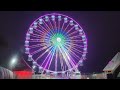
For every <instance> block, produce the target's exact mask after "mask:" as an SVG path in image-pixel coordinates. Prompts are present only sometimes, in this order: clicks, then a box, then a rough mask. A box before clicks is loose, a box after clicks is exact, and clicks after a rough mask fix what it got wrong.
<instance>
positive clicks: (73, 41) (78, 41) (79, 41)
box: [66, 39, 83, 43]
mask: <svg viewBox="0 0 120 90" xmlns="http://www.w3.org/2000/svg"><path fill="white" fill-rule="evenodd" d="M66 42H72V43H75V42H77V43H81V42H83V40H75V39H73V40H66Z"/></svg>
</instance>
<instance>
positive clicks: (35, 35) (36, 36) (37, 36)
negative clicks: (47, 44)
mask: <svg viewBox="0 0 120 90" xmlns="http://www.w3.org/2000/svg"><path fill="white" fill-rule="evenodd" d="M30 36H32V37H35V38H40V37H41V36H40V35H37V34H30Z"/></svg>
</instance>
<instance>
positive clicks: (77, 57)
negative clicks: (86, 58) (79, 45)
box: [65, 46, 80, 63]
mask: <svg viewBox="0 0 120 90" xmlns="http://www.w3.org/2000/svg"><path fill="white" fill-rule="evenodd" d="M65 48H67V49H68V50H69V51H70V52H71V53H72V55H73V56H74V57H75V58H76V59H80V57H79V56H78V55H76V54H75V52H73V51H72V50H71V49H69V48H68V47H66V46H65ZM74 62H75V61H74ZM75 63H76V62H75Z"/></svg>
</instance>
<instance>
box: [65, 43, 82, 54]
mask: <svg viewBox="0 0 120 90" xmlns="http://www.w3.org/2000/svg"><path fill="white" fill-rule="evenodd" d="M65 47H70V49H71V50H72V49H73V50H75V51H77V53H78V52H79V53H81V54H82V51H80V50H78V49H76V47H74V46H71V45H69V44H65ZM81 49H82V48H81Z"/></svg>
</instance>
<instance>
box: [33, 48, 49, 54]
mask: <svg viewBox="0 0 120 90" xmlns="http://www.w3.org/2000/svg"><path fill="white" fill-rule="evenodd" d="M47 48H48V47H47V46H44V47H43V48H40V49H38V50H36V51H34V52H32V53H31V55H34V54H36V53H38V52H40V51H42V50H44V49H47Z"/></svg>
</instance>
